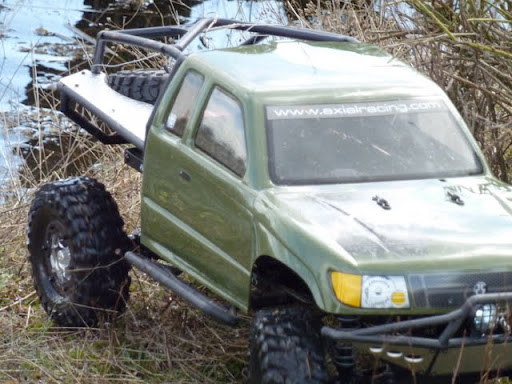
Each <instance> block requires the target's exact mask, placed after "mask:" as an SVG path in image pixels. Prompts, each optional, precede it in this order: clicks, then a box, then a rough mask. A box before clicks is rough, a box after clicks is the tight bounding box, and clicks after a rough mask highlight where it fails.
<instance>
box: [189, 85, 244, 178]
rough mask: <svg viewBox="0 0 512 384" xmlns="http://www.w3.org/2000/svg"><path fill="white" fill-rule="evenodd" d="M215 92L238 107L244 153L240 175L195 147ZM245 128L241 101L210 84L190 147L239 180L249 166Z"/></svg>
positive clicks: (214, 157)
mask: <svg viewBox="0 0 512 384" xmlns="http://www.w3.org/2000/svg"><path fill="white" fill-rule="evenodd" d="M216 90H218V91H219V92H220V93H221V94H222V95H224V96H225V97H227V98H228V99H231V100H232V101H233V102H234V103H235V104H236V105H237V106H238V108H239V111H240V117H241V119H242V133H243V141H244V142H243V148H244V153H245V158H244V159H243V162H244V168H243V172H242V173H239V172H237V171H236V170H235V169H233V168H232V167H231V166H230V165H229V164H226V163H225V162H223V161H222V160H220V159H219V158H218V157H216V156H215V155H214V154H212V153H210V152H209V151H207V150H206V149H204V148H201V147H200V146H198V145H197V136H198V135H199V132H200V131H201V126H202V123H203V120H204V117H205V113H206V111H207V109H208V105H209V103H210V101H211V100H212V97H213V95H214V93H215V91H216ZM246 126H247V124H246V118H245V108H244V104H243V103H242V101H241V100H240V99H239V98H238V97H236V96H235V95H234V94H233V93H231V92H229V91H228V90H226V89H225V88H224V87H222V86H221V85H220V84H212V85H211V88H210V91H209V92H208V95H207V97H206V98H205V100H204V103H203V109H202V111H201V112H200V114H199V116H198V118H197V123H196V128H195V132H194V133H193V138H192V146H193V148H194V149H196V151H197V152H199V153H201V154H202V155H203V156H206V157H207V158H208V159H211V160H213V161H214V162H215V163H216V164H219V165H221V166H222V167H223V168H225V169H226V170H228V171H229V172H230V173H232V174H233V175H235V176H237V177H239V178H243V177H244V176H245V174H246V173H247V169H248V164H249V153H248V149H247V131H246Z"/></svg>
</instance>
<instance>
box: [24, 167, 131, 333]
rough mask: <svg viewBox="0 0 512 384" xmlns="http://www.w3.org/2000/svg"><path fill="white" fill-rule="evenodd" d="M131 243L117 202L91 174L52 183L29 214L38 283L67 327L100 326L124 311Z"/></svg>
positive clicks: (42, 295) (47, 304) (60, 322)
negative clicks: (125, 253) (126, 260)
mask: <svg viewBox="0 0 512 384" xmlns="http://www.w3.org/2000/svg"><path fill="white" fill-rule="evenodd" d="M128 244H129V240H128V237H127V236H126V234H125V233H124V231H123V220H122V218H121V216H120V215H119V212H118V209H117V205H116V203H115V201H114V200H113V198H112V196H111V195H110V193H108V192H107V191H106V190H105V187H104V186H103V184H101V183H99V182H97V181H95V180H93V179H89V178H86V177H80V178H73V179H68V180H62V181H58V182H55V183H50V184H46V185H44V186H43V187H41V188H40V189H39V190H38V191H37V192H36V195H35V198H34V200H33V202H32V206H31V208H30V213H29V221H28V250H29V258H30V263H31V265H32V275H33V279H34V287H35V289H36V291H37V293H38V295H39V297H40V299H41V303H42V305H43V307H44V309H45V311H46V312H47V313H48V315H49V316H50V317H51V318H52V319H53V320H54V321H55V322H56V323H57V324H58V325H59V326H64V327H81V326H95V325H97V324H98V323H99V322H100V321H101V320H105V321H107V320H110V318H111V317H112V315H114V314H116V313H117V312H119V311H122V310H124V308H125V305H126V301H127V300H128V295H129V291H128V288H129V285H130V277H129V276H128V271H129V265H128V263H127V262H125V261H124V260H123V259H122V255H123V253H124V251H125V250H126V249H127V247H128Z"/></svg>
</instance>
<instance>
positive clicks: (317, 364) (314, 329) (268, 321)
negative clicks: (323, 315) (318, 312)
mask: <svg viewBox="0 0 512 384" xmlns="http://www.w3.org/2000/svg"><path fill="white" fill-rule="evenodd" d="M328 382H329V375H328V373H327V370H326V368H325V358H324V349H323V345H322V339H321V336H320V320H319V319H318V318H316V317H315V316H314V314H313V312H312V311H311V310H309V309H308V308H295V307H291V308H281V309H264V310H261V311H258V312H257V313H256V315H255V317H254V319H253V322H252V326H251V333H250V340H249V383H250V384H288V383H290V384H292V383H309V384H324V383H328Z"/></svg>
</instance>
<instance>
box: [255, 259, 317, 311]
mask: <svg viewBox="0 0 512 384" xmlns="http://www.w3.org/2000/svg"><path fill="white" fill-rule="evenodd" d="M289 257H293V258H294V260H293V263H289V264H285V263H284V262H282V261H281V260H278V259H277V258H275V257H272V256H269V255H266V254H264V255H261V256H259V257H258V258H257V259H256V261H255V262H254V264H253V268H252V271H251V293H250V297H249V309H251V310H257V309H261V308H264V307H266V306H272V305H279V304H290V303H294V302H300V301H302V300H300V299H299V297H300V298H304V299H306V300H309V301H311V302H313V303H314V304H316V306H317V307H319V308H322V307H323V297H322V294H321V291H320V290H319V289H318V284H316V279H315V277H314V275H313V273H312V272H311V271H310V270H309V269H308V268H307V267H306V266H305V265H304V264H302V263H301V262H300V260H298V259H297V258H295V257H294V256H292V255H289ZM288 260H290V259H288ZM291 265H293V266H294V267H298V268H297V269H293V268H292V267H291ZM308 281H309V282H315V284H311V283H310V284H308V283H307V282H308ZM268 282H270V283H271V285H275V286H279V287H281V288H282V289H283V290H284V291H285V292H284V294H282V295H280V296H279V297H278V296H276V295H273V294H274V293H275V292H272V291H268V292H265V289H266V288H269V285H267V283H268Z"/></svg>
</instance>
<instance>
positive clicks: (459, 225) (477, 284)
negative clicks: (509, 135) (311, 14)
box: [59, 19, 512, 383]
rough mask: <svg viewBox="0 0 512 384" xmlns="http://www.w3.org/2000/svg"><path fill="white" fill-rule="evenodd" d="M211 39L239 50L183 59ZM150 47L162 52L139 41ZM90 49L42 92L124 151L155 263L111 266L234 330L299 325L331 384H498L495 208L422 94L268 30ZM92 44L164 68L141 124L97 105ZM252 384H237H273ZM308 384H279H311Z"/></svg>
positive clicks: (417, 83)
mask: <svg viewBox="0 0 512 384" xmlns="http://www.w3.org/2000/svg"><path fill="white" fill-rule="evenodd" d="M212 27H227V28H232V29H240V30H242V31H244V32H246V33H249V34H250V35H251V37H249V38H248V39H247V40H245V41H244V42H243V43H241V44H240V45H239V46H236V47H232V48H224V49H215V50H209V51H204V52H197V53H191V54H184V53H183V51H184V48H185V47H187V46H188V45H189V44H191V42H192V41H196V40H197V38H199V37H200V36H201V34H202V33H204V32H205V31H207V30H208V29H210V28H212ZM162 36H165V37H169V36H171V37H173V38H174V37H179V38H178V40H177V41H176V43H175V44H172V45H171V44H166V43H165V42H160V41H158V39H157V40H151V39H150V38H157V37H158V38H160V37H162ZM269 37H270V38H271V39H270V40H272V41H268V40H269V39H268V38H269ZM272 38H274V39H272ZM283 38H284V39H283ZM98 41H99V43H98V47H97V52H96V57H95V61H94V65H93V67H92V70H91V71H82V72H79V73H76V74H73V75H70V76H67V77H65V78H63V79H62V80H61V81H60V84H59V88H60V92H61V95H62V96H61V98H62V110H63V112H64V113H65V114H67V115H68V116H70V117H71V118H72V119H73V120H75V121H76V122H77V123H78V124H79V125H80V126H81V127H82V128H84V129H86V130H87V131H89V132H90V133H91V134H93V135H94V136H95V137H97V138H98V139H100V140H101V141H102V142H104V143H106V144H118V143H128V144H131V146H130V147H129V148H128V149H127V150H126V161H127V163H128V164H130V165H131V166H132V167H134V168H135V169H137V170H138V171H141V172H143V181H142V196H141V199H142V201H141V234H140V244H141V247H142V248H144V249H145V250H146V251H147V252H149V253H151V254H152V255H153V258H146V257H145V256H144V255H142V254H140V253H137V252H136V251H127V252H126V253H125V254H124V258H125V259H126V260H127V261H128V263H130V264H131V265H133V266H135V267H138V268H140V269H142V270H143V271H145V272H147V273H148V274H149V275H150V276H152V277H154V278H155V279H156V280H157V281H159V282H161V283H162V284H163V285H164V286H166V287H168V288H171V289H172V290H173V291H175V292H177V293H178V294H180V295H181V296H183V297H185V299H187V300H188V301H189V302H191V303H192V304H194V305H196V306H197V307H199V308H201V309H203V310H204V311H205V312H206V313H208V314H210V315H211V316H213V317H214V318H216V319H217V320H220V321H223V322H225V323H234V322H235V321H236V316H235V314H234V311H233V309H228V308H225V307H223V306H222V305H220V304H219V303H218V302H216V301H215V302H214V301H212V300H211V299H210V298H207V297H201V294H200V293H198V292H196V291H193V288H192V287H188V286H186V285H185V283H184V282H183V281H182V280H180V279H179V278H177V277H176V276H174V275H173V274H171V273H168V272H166V269H165V268H164V267H163V265H172V266H173V267H174V268H178V269H179V270H180V271H184V272H186V273H187V274H188V275H189V276H191V277H192V278H193V279H194V280H196V281H198V282H200V283H201V284H202V285H204V286H206V287H208V288H209V289H210V290H211V291H213V292H214V293H215V294H216V295H217V296H218V297H220V298H222V299H223V301H224V302H225V303H227V304H228V305H230V306H232V307H233V308H237V309H238V310H240V311H242V312H245V313H255V312H261V311H263V312H264V311H267V310H268V309H269V308H270V309H272V310H274V309H275V308H288V307H290V306H301V307H307V308H310V309H311V311H313V312H315V313H319V314H320V316H321V317H323V318H324V322H323V324H322V325H321V326H319V327H318V330H317V331H318V336H314V337H313V336H312V339H315V340H316V339H322V340H324V344H325V345H329V346H330V347H329V348H326V349H328V350H329V352H330V353H331V354H334V356H335V357H334V358H333V360H334V361H335V365H336V368H337V371H338V374H339V375H340V376H342V375H345V376H347V375H352V376H353V377H356V376H357V375H356V374H355V373H354V372H355V371H356V365H357V364H356V357H355V356H356V355H357V354H369V355H371V356H373V357H374V358H376V359H377V360H379V361H382V362H384V365H386V366H387V365H390V366H393V367H396V366H397V367H401V368H404V369H406V370H409V371H411V372H413V374H414V375H415V374H421V375H423V376H422V377H423V378H424V379H422V380H425V381H426V380H428V379H429V378H432V379H433V380H434V381H436V380H438V379H437V378H436V377H437V376H438V375H447V376H452V375H457V374H461V375H464V374H476V375H479V374H480V372H481V371H482V370H487V369H488V370H491V371H500V370H506V369H508V368H510V366H511V364H512V357H510V356H511V354H510V353H509V347H508V345H509V341H510V340H509V335H510V325H509V313H508V306H507V302H508V300H510V299H511V298H512V257H511V256H512V238H511V237H510V235H509V233H510V231H511V229H512V216H511V215H512V203H511V199H512V190H511V189H510V187H509V186H508V185H506V184H504V183H502V182H501V181H499V180H497V179H496V178H495V177H494V176H493V175H492V174H491V172H490V170H489V167H488V165H487V163H486V161H485V159H484V157H483V155H482V152H481V151H480V149H479V148H478V145H477V143H476V142H475V140H474V139H473V137H472V135H471V132H470V130H469V129H468V127H467V125H466V124H465V122H464V121H463V119H462V118H461V116H460V115H459V113H458V112H457V110H456V109H455V107H454V106H453V104H452V103H451V101H450V100H449V99H448V97H447V96H446V95H445V94H444V92H443V91H442V90H441V89H440V88H439V87H438V86H437V85H435V84H434V83H433V82H432V81H431V80H429V79H427V78H426V77H424V76H423V75H421V74H419V73H418V72H417V71H415V70H414V69H412V68H411V67H409V66H407V65H405V64H404V63H402V62H400V61H399V60H397V59H395V58H393V57H391V56H389V55H388V54H386V53H384V52H382V51H381V50H379V49H378V48H376V47H374V46H371V45H367V44H363V43H359V42H357V41H356V40H355V39H352V38H350V37H346V36H339V35H334V34H328V33H323V32H318V31H306V30H302V29H295V28H289V27H282V26H266V25H256V24H246V23H241V22H234V21H228V20H209V19H205V20H200V21H198V22H197V23H195V24H193V25H191V26H188V27H164V28H154V29H151V28H150V29H142V30H128V31H120V32H104V33H102V34H100V35H99V36H98ZM106 42H115V43H125V44H133V45H136V46H142V47H144V48H148V49H154V50H157V51H159V52H163V53H164V54H168V55H169V56H171V57H172V58H173V64H172V66H171V67H170V69H169V70H168V72H169V76H168V78H167V79H166V81H165V83H163V85H162V91H161V93H160V94H159V96H158V98H157V101H156V103H155V106H153V105H151V104H148V103H145V102H141V101H136V100H133V99H130V98H129V97H126V96H124V95H121V94H119V93H118V92H116V91H115V90H113V89H112V88H111V87H109V85H108V82H107V76H108V75H106V74H105V73H104V72H102V70H101V68H102V64H101V62H102V58H103V54H104V50H105V44H106ZM77 106H78V108H76V107H77ZM80 108H85V109H86V110H88V111H90V112H91V113H92V114H93V115H95V116H96V117H97V118H99V120H101V121H103V122H104V123H106V124H107V125H108V126H109V127H110V129H111V130H112V131H113V132H114V134H109V133H106V132H105V131H103V130H102V129H100V128H99V127H98V126H96V125H93V124H92V123H91V121H90V119H88V118H87V117H86V116H85V115H84V114H83V113H82V112H78V110H79V109H80ZM264 313H265V316H264V317H265V319H267V318H268V317H269V316H271V315H270V314H269V313H271V312H264ZM261 318H263V317H261ZM258 319H260V317H258V316H256V320H255V321H256V323H257V322H258V321H264V320H261V319H260V320H258ZM265 321H268V320H265ZM290 321H292V320H290ZM265 324H266V323H265ZM320 334H321V335H322V336H321V338H320ZM489 344H492V349H491V352H488V350H489ZM251 348H252V347H251ZM255 348H260V349H258V350H264V348H263V347H261V346H259V347H255ZM333 351H334V352H333ZM347 351H348V352H347ZM356 352H357V353H356ZM251 353H254V351H251ZM488 353H490V354H491V355H492V356H491V355H489V354H488ZM260 354H261V353H260ZM320 354H321V353H320ZM336 356H338V357H340V356H341V358H338V359H337V360H336ZM484 356H486V357H485V358H484ZM340 361H341V362H340ZM456 362H457V364H458V365H457V368H456V369H455V368H454V365H455V363H456ZM286 364H288V363H286ZM286 364H284V365H286ZM296 364H302V363H296ZM253 366H256V367H257V368H254V369H253ZM265 369H266V368H264V364H263V362H262V361H258V360H257V358H256V360H255V362H253V360H251V368H250V371H251V372H252V371H255V372H256V371H257V372H260V371H259V370H261V371H265ZM293 369H296V368H293ZM260 374H261V377H259V378H250V381H251V382H262V383H263V382H265V383H272V382H274V381H272V380H267V379H265V375H264V372H263V373H261V372H260ZM286 374H290V373H289V372H288V373H286ZM286 374H283V375H286ZM254 375H255V376H258V374H254ZM254 375H253V376H254ZM290 375H291V374H290ZM306 376H307V375H306ZM306 376H305V377H306ZM313 376H314V375H313ZM313 376H311V375H310V376H307V377H308V379H304V378H302V379H296V380H295V381H294V382H324V381H323V380H324V379H316V381H315V379H314V378H313ZM320 376H321V375H320ZM320 376H319V377H320ZM352 376H350V377H352ZM266 380H267V381H266ZM292 381H293V380H292ZM276 382H277V381H276ZM420 382H423V381H420Z"/></svg>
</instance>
